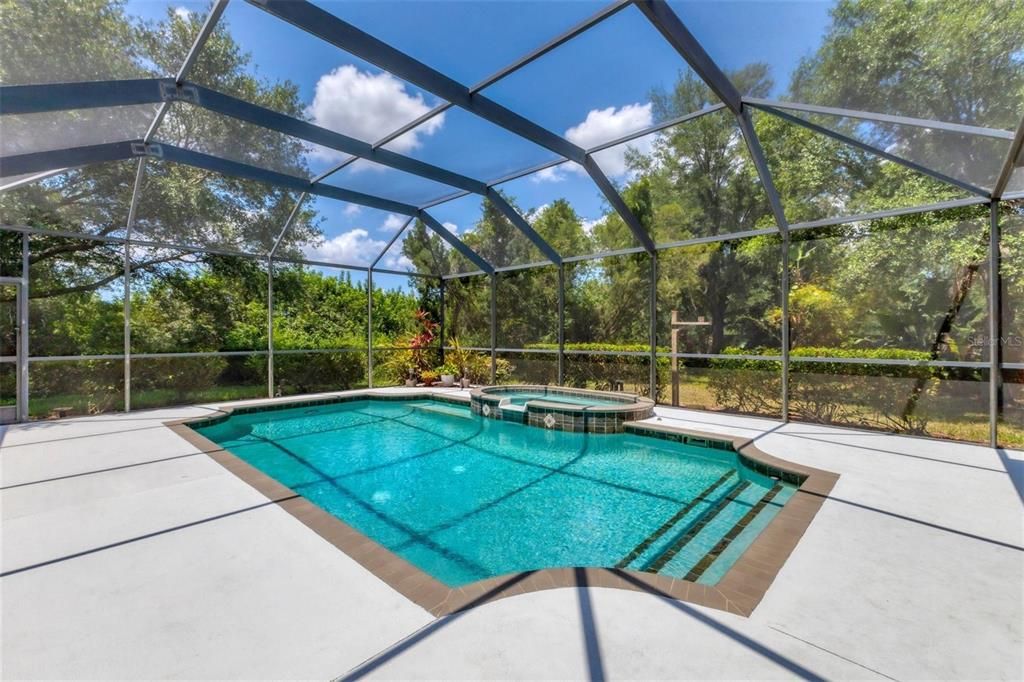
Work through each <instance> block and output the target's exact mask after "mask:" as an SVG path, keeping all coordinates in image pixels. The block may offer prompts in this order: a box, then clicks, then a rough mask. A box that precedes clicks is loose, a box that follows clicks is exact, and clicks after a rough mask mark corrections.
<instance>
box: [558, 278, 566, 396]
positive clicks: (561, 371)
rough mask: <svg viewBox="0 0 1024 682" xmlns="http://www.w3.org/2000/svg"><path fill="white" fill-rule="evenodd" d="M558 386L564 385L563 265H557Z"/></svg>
mask: <svg viewBox="0 0 1024 682" xmlns="http://www.w3.org/2000/svg"><path fill="white" fill-rule="evenodd" d="M558 385H559V386H564V385H565V263H559V264H558Z"/></svg>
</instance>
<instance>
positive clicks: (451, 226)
mask: <svg viewBox="0 0 1024 682" xmlns="http://www.w3.org/2000/svg"><path fill="white" fill-rule="evenodd" d="M441 226H442V227H444V228H445V229H446V230H448V231H449V232H451V233H452V234H458V233H459V226H458V225H456V224H455V223H451V222H449V223H441Z"/></svg>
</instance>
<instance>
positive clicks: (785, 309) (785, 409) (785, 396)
mask: <svg viewBox="0 0 1024 682" xmlns="http://www.w3.org/2000/svg"><path fill="white" fill-rule="evenodd" d="M781 284H782V423H784V424H785V423H787V422H789V231H788V230H787V231H785V232H783V233H782V282H781Z"/></svg>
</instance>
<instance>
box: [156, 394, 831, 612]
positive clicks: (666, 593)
mask: <svg viewBox="0 0 1024 682" xmlns="http://www.w3.org/2000/svg"><path fill="white" fill-rule="evenodd" d="M367 398H368V399H371V400H408V399H410V398H427V399H431V400H438V401H442V402H451V403H458V404H460V405H468V404H469V399H468V398H464V397H463V396H458V395H445V394H438V393H431V392H424V391H422V390H412V391H408V392H389V393H375V392H373V391H372V390H364V391H359V392H353V393H348V394H345V395H338V396H332V397H330V398H323V399H315V400H308V399H307V400H303V399H289V400H280V399H276V400H272V401H264V402H259V403H251V404H247V405H242V406H239V407H235V408H230V407H225V408H221V414H219V415H217V416H214V417H209V416H205V417H199V418H192V419H181V420H175V421H169V422H165V425H166V426H167V427H169V428H170V429H171V430H172V431H174V432H175V433H177V434H178V435H179V436H181V437H182V438H184V439H185V440H186V441H188V442H189V443H191V444H192V445H194V446H195V447H196V448H198V449H199V450H200V451H202V452H205V453H206V454H207V455H209V456H210V457H211V458H212V459H213V460H214V461H215V462H217V463H218V464H220V465H221V466H223V467H224V468H225V469H227V470H228V471H230V472H231V473H233V474H234V475H235V476H237V477H238V478H240V479H242V480H243V481H245V482H246V483H248V484H249V485H251V486H252V487H253V488H255V489H256V490H258V491H259V492H260V493H262V494H263V495H265V496H266V497H267V498H269V499H270V500H272V501H274V502H275V503H276V504H277V505H278V506H279V507H281V508H282V509H283V510H285V511H286V512H288V513H289V514H291V515H292V516H293V517H295V518H296V519H298V520H299V521H301V522H302V523H303V524H305V525H306V526H307V527H308V528H309V529H311V530H312V531H313V532H315V533H316V534H318V535H319V536H320V537H322V538H324V539H325V540H327V541H328V542H330V543H331V544H332V545H334V546H335V547H337V548H338V549H340V550H341V551H342V552H345V554H347V555H348V556H349V557H351V558H352V559H354V560H355V561H357V562H358V563H359V564H361V565H362V566H363V567H364V568H366V569H367V570H369V571H370V572H371V573H373V574H374V575H375V576H377V578H379V579H380V580H382V581H384V582H385V583H387V584H388V585H389V586H391V587H392V588H393V589H395V590H396V591H398V592H400V593H401V594H402V595H404V596H405V597H406V598H408V599H409V600H411V601H413V602H415V603H416V604H419V605H420V606H422V607H423V608H424V609H426V610H427V611H429V612H430V613H432V614H434V615H435V616H438V617H440V616H445V615H448V614H451V613H455V612H457V611H463V610H466V609H470V608H473V607H476V606H479V605H481V604H485V603H487V602H489V601H494V600H496V599H501V598H503V597H511V596H514V595H517V594H525V593H527V592H536V591H539V590H548V589H553V588H558V587H576V586H589V587H611V588H618V589H626V590H634V591H643V592H648V593H651V594H656V595H659V596H661V597H668V598H671V599H677V600H679V601H684V602H689V603H691V604H697V605H700V606H707V607H710V608H715V609H721V610H723V611H728V612H729V613H735V614H737V615H741V616H749V615H750V614H751V613H753V611H754V609H755V608H756V607H757V605H758V604H759V603H760V601H761V599H762V598H763V597H764V595H765V593H766V592H767V591H768V588H769V587H770V586H771V584H772V582H773V581H774V580H775V576H776V575H777V574H778V572H779V570H780V569H781V568H782V565H783V564H784V563H785V562H786V559H788V558H789V555H790V554H791V553H792V552H793V549H794V548H795V547H796V545H797V543H798V542H799V540H800V538H801V537H802V536H803V534H804V532H805V531H806V530H807V527H808V526H809V525H810V524H811V521H812V520H813V519H814V516H815V514H817V512H818V510H819V509H820V508H821V505H822V504H824V501H825V499H826V498H827V497H828V495H829V493H830V492H831V491H832V488H833V486H834V485H835V483H836V481H837V480H838V479H839V475H838V474H835V473H832V472H829V471H823V470H821V469H814V468H811V467H807V466H803V465H799V464H794V463H793V462H787V461H785V460H782V459H779V458H777V457H773V456H772V455H769V454H767V453H766V452H763V451H761V450H760V449H758V448H757V447H755V446H754V444H753V442H752V441H751V440H750V439H749V438H731V437H729V436H724V435H722V434H719V433H707V432H701V431H694V430H690V429H678V428H675V427H671V426H665V425H662V424H656V423H649V422H629V423H627V425H626V430H627V431H628V432H630V433H635V434H638V435H644V436H650V437H655V438H662V439H665V440H672V441H676V442H683V443H687V442H689V443H693V444H695V445H696V444H700V445H705V446H709V447H715V448H718V449H730V450H735V451H736V452H738V453H739V454H740V456H741V457H742V458H743V460H744V463H745V464H748V465H749V466H751V467H753V468H755V469H757V470H758V471H760V472H761V473H765V474H767V475H771V476H778V477H779V478H781V479H783V480H789V481H791V482H800V488H799V489H798V490H797V492H796V493H795V494H794V495H793V497H792V498H790V500H789V501H788V502H787V503H786V504H785V506H783V507H782V509H781V510H780V511H779V513H778V514H777V515H776V516H775V518H774V519H772V520H771V522H770V523H769V524H768V525H767V527H765V529H764V530H763V531H761V533H760V534H759V535H758V536H757V538H756V539H755V540H754V542H753V543H752V544H751V545H750V547H748V548H747V550H746V551H745V552H744V553H743V554H742V555H741V556H740V558H739V559H737V561H736V563H734V564H733V565H732V567H731V568H730V569H729V570H728V571H727V572H726V574H725V576H724V577H723V578H722V579H721V580H720V581H719V582H718V584H717V585H703V584H700V583H696V582H690V581H687V580H682V579H679V578H671V577H668V576H663V575H657V574H653V573H641V572H637V571H630V570H625V569H618V568H610V567H609V568H600V567H598V568H592V567H585V568H556V569H541V570H536V571H525V572H523V573H517V574H512V575H503V576H497V577H494V578H488V579H486V580H480V581H477V582H475V583H471V584H469V585H463V586H462V587H457V588H451V587H448V586H447V585H445V584H443V583H441V582H440V581H438V580H437V579H436V578H434V577H432V576H431V575H429V574H427V573H425V572H424V571H422V570H420V569H419V568H417V567H416V566H414V565H412V564H411V563H409V562H408V561H406V560H405V559H403V558H402V557H400V556H398V555H397V554H394V553H392V552H391V551H390V550H388V549H387V548H385V547H384V546H383V545H380V544H378V543H377V542H375V541H374V540H372V539H370V538H369V537H367V536H365V535H363V534H362V533H360V532H359V531H358V530H356V529H355V528H352V527H351V526H349V525H348V524H347V523H345V522H344V521H342V520H341V519H339V518H337V517H335V516H332V515H331V514H328V513H327V512H325V511H323V510H322V509H320V508H319V507H317V506H316V505H314V504H313V503H312V502H310V501H309V500H307V499H305V498H304V497H302V496H301V495H299V494H298V493H296V492H295V491H293V490H291V489H290V488H288V487H286V486H284V485H282V484H281V483H279V482H278V481H276V480H274V479H273V478H271V477H270V476H267V475H266V474H264V473H263V472H262V471H260V470H259V469H257V468H255V467H253V466H251V465H250V464H248V463H246V462H245V461H244V460H242V459H240V458H239V457H237V456H235V455H234V454H232V453H231V452H229V451H228V450H225V449H223V448H222V447H220V446H219V445H217V444H216V443H214V442H212V441H210V440H209V439H207V438H205V437H203V436H201V435H200V434H199V433H197V432H196V431H194V430H193V429H192V428H190V427H189V424H194V425H199V424H210V423H216V422H219V421H223V420H224V419H227V418H228V417H229V416H231V415H232V414H235V413H245V412H261V411H266V410H280V409H287V408H290V407H299V406H307V405H324V404H331V403H340V402H349V401H352V400H362V399H367Z"/></svg>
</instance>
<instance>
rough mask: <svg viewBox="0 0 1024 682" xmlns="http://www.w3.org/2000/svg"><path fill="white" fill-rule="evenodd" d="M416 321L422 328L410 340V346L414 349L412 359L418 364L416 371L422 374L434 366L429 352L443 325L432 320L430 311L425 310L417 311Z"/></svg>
mask: <svg viewBox="0 0 1024 682" xmlns="http://www.w3.org/2000/svg"><path fill="white" fill-rule="evenodd" d="M416 323H417V324H418V325H419V326H420V330H419V332H417V333H416V334H414V335H413V337H412V339H411V340H410V341H409V348H411V349H412V360H413V364H414V365H415V366H416V373H417V374H422V373H423V372H425V371H427V370H429V369H431V368H432V367H433V366H434V363H433V362H432V361H431V359H430V357H429V356H428V353H429V350H430V345H431V344H432V343H433V342H434V339H436V338H437V330H438V328H439V327H440V326H441V325H439V324H438V323H437V322H434V321H433V320H431V319H430V313H428V312H427V311H425V310H417V311H416Z"/></svg>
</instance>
